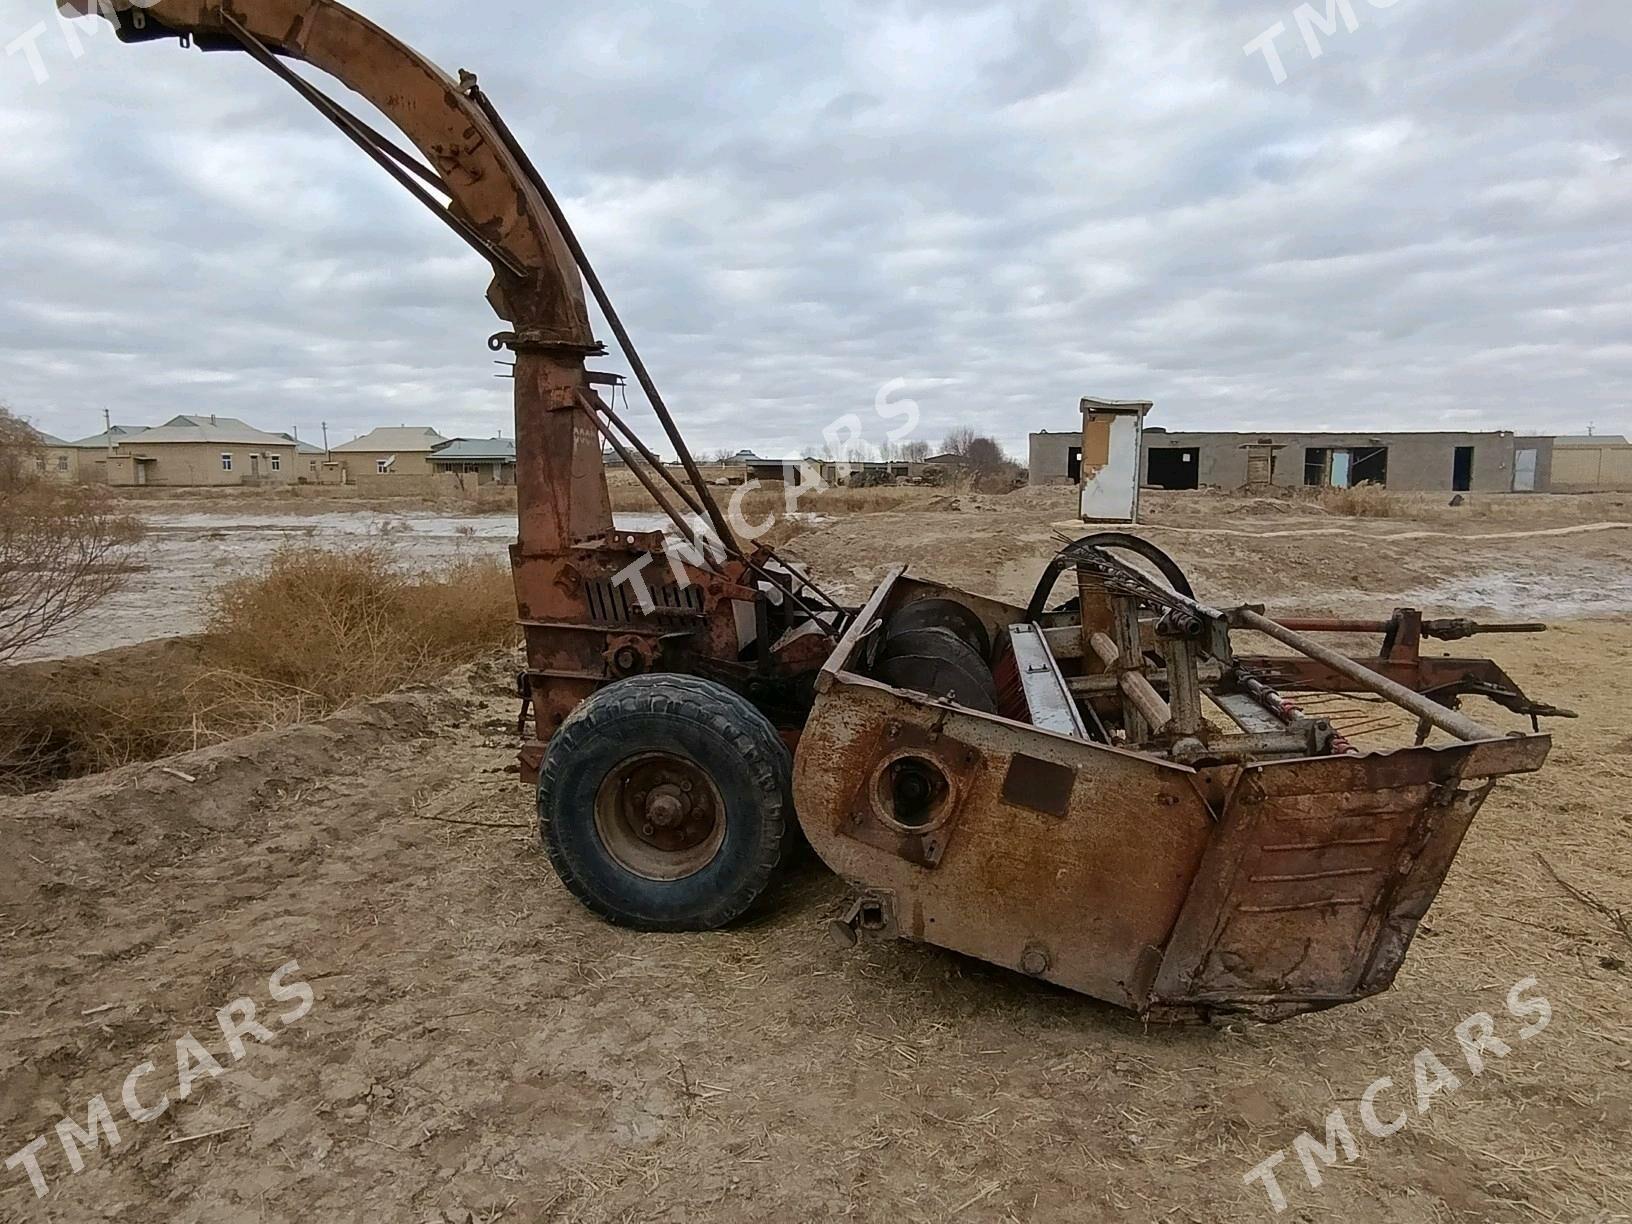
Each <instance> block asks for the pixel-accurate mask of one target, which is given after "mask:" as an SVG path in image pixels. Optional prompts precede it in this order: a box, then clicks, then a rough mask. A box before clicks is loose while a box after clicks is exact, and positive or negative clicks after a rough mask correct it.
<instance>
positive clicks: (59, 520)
mask: <svg viewBox="0 0 1632 1224" xmlns="http://www.w3.org/2000/svg"><path fill="white" fill-rule="evenodd" d="M40 454H41V450H40V445H39V435H38V434H36V433H35V432H34V431H33V430H32V429H31V428H30V427H29V426H28V425H26V424H24V423H23V422H22V421H20V420H18V419H17V417H15V416H14V415H12V414H11V413H10V412H8V411H7V410H6V409H5V408H4V407H0V663H4V662H6V661H8V660H10V659H12V658H14V657H15V656H16V655H17V654H19V653H20V652H21V651H22V650H24V649H25V648H27V647H30V646H35V645H38V644H39V643H41V642H44V641H46V640H47V639H49V638H50V637H52V636H53V635H54V634H57V633H59V632H61V631H62V630H63V629H65V628H67V627H68V625H69V624H71V623H72V622H73V621H74V619H75V618H77V617H78V616H80V615H82V614H83V613H85V612H87V611H89V610H90V609H91V608H93V607H95V606H96V605H97V604H99V603H101V602H102V600H104V599H106V598H107V597H108V596H109V595H110V594H112V593H113V592H114V591H115V590H117V589H118V588H119V587H120V586H121V585H122V584H123V582H124V580H125V578H126V577H127V575H128V574H129V573H130V572H131V570H132V568H133V565H132V561H133V557H132V553H131V549H132V546H133V545H134V544H135V543H136V541H137V540H139V539H140V538H141V534H142V533H141V527H140V525H139V524H138V523H137V522H136V521H135V520H134V519H132V518H130V517H129V516H128V515H126V514H123V513H121V512H120V511H119V510H118V509H117V506H116V503H115V502H114V501H113V499H112V498H111V497H109V496H108V495H107V493H106V492H105V491H104V490H98V489H92V488H88V487H86V486H84V485H61V484H56V483H55V482H52V481H49V480H47V479H46V478H45V477H43V476H42V475H41V474H40V471H41V468H42V467H43V464H41V463H40V462H39V456H40Z"/></svg>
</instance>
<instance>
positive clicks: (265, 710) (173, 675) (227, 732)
mask: <svg viewBox="0 0 1632 1224" xmlns="http://www.w3.org/2000/svg"><path fill="white" fill-rule="evenodd" d="M515 616H516V612H515V594H514V589H513V587H512V584H511V579H510V573H509V571H508V569H506V568H505V567H504V566H503V565H502V564H500V563H499V562H498V561H497V560H494V559H491V558H485V557H483V558H461V559H459V560H457V561H455V562H453V563H452V564H450V565H448V566H446V567H444V568H442V569H439V570H435V571H416V570H412V569H406V568H404V567H403V566H402V564H401V558H400V554H398V553H397V552H395V551H393V550H392V549H391V548H389V547H387V546H386V545H384V544H373V545H368V546H364V547H361V548H354V549H339V550H331V549H324V548H319V547H315V546H312V545H291V546H289V547H286V548H284V549H283V550H281V551H280V552H278V553H277V554H276V555H275V556H274V557H273V558H272V559H271V561H270V562H269V563H268V564H267V566H266V567H265V569H264V570H263V571H262V572H260V573H259V574H256V575H254V576H253V577H248V578H243V579H240V580H238V581H236V582H232V583H229V584H228V585H227V586H225V587H224V588H222V589H221V590H220V591H219V592H218V593H217V594H216V595H215V597H214V599H213V602H212V608H211V615H210V625H209V628H210V632H209V635H208V636H206V637H205V638H203V639H200V640H199V641H198V642H197V644H196V648H193V647H190V648H189V652H188V653H186V655H185V657H181V658H166V659H165V660H164V661H163V663H162V665H157V666H155V665H154V662H153V660H152V659H150V658H141V657H138V658H135V659H133V660H131V661H129V662H127V663H125V664H123V665H120V666H110V667H103V666H101V665H99V664H98V663H97V662H96V661H94V660H85V661H79V662H78V663H70V664H63V665H58V666H54V667H52V668H51V669H49V670H48V671H47V670H36V669H31V668H27V667H19V668H12V669H0V792H12V793H16V792H22V791H29V790H36V789H39V788H40V787H43V786H49V785H51V784H53V783H55V782H59V781H62V780H64V779H67V778H73V777H80V776H83V775H85V774H91V773H99V772H101V771H103V770H107V769H114V768H118V767H119V766H122V765H130V764H133V763H136V762H139V761H152V760H159V759H162V758H164V757H168V756H174V755H176V754H178V753H182V752H191V751H194V750H195V749H199V748H205V747H208V746H210V745H212V744H219V743H223V742H225V741H227V740H231V739H237V738H239V737H241V736H244V735H250V734H253V733H255V732H257V731H267V730H275V729H277V728H280V727H287V726H293V725H295V724H297V723H302V722H311V721H313V720H315V719H319V718H323V717H326V716H327V715H329V714H332V713H334V712H335V711H336V710H339V709H342V708H344V707H345V706H347V705H349V704H352V703H354V702H357V701H360V700H365V699H367V698H371V697H378V696H382V695H384V694H386V693H389V692H391V691H393V690H395V689H398V688H401V687H402V686H404V685H408V684H416V683H425V682H429V681H432V680H435V679H437V678H438V677H440V676H441V675H443V674H444V673H446V671H447V670H448V669H450V668H452V667H454V666H457V665H458V664H460V663H463V662H469V661H473V660H476V659H479V658H482V657H484V656H486V655H489V654H492V653H493V652H494V651H495V650H500V649H504V648H506V647H513V646H514V645H515V643H516V642H517V640H518V636H519V635H518V631H517V629H516V625H515Z"/></svg>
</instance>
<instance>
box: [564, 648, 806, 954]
mask: <svg viewBox="0 0 1632 1224" xmlns="http://www.w3.org/2000/svg"><path fill="white" fill-rule="evenodd" d="M654 754H655V755H660V756H662V757H665V758H672V759H675V760H677V761H681V762H686V763H689V765H685V766H683V767H685V768H692V769H695V770H696V771H697V772H698V773H699V774H701V775H704V776H706V779H707V780H708V781H709V782H712V784H713V788H714V791H715V792H716V794H717V800H716V802H720V803H723V807H724V826H725V827H724V832H723V837H722V838H721V839H720V840H719V843H718V847H717V849H715V850H714V851H713V856H712V858H711V859H710V860H709V861H708V862H707V863H706V865H702V866H700V867H699V868H698V869H697V870H695V871H693V872H692V873H691V874H687V875H685V876H683V877H682V878H678V879H654V878H650V877H649V876H647V875H643V874H639V873H637V872H636V871H634V870H631V869H630V868H629V867H628V866H627V865H626V864H625V862H623V861H620V858H619V856H618V854H617V853H616V852H615V850H614V849H612V848H610V847H609V842H608V838H607V837H606V836H603V832H602V829H603V827H605V826H604V824H603V823H601V822H600V821H598V818H597V811H598V809H597V797H598V796H603V797H604V796H605V795H606V794H607V791H605V790H603V787H608V786H611V787H616V786H619V785H621V783H620V782H619V781H618V779H619V778H620V777H622V776H624V771H629V770H633V769H637V768H639V766H638V764H635V762H637V761H638V760H640V759H642V758H647V757H650V756H652V755H654ZM792 791H793V786H792V762H791V760H790V758H789V754H788V750H787V748H786V746H785V745H784V744H783V742H782V740H781V738H780V737H779V736H778V735H777V733H776V729H775V728H774V727H773V726H771V724H770V722H769V721H768V720H767V719H766V718H765V716H764V715H763V714H761V713H760V712H759V711H758V710H756V709H755V708H754V707H753V706H752V705H750V704H749V703H748V702H747V701H746V700H745V699H744V698H742V697H739V696H738V695H737V694H736V693H733V692H732V691H731V690H729V689H727V688H724V687H723V686H721V685H718V684H715V683H713V682H711V681H708V680H700V679H697V678H695V677H691V676H678V675H663V676H640V677H636V678H634V679H631V680H624V681H621V682H619V683H617V684H613V685H610V686H608V687H607V688H604V689H602V690H601V691H600V692H598V693H597V694H595V696H593V697H591V698H590V699H589V700H588V701H586V702H585V703H584V704H583V705H581V706H580V707H579V708H578V709H577V710H576V711H575V712H574V713H573V715H572V716H571V717H570V718H569V719H567V721H566V722H565V723H564V724H563V725H562V727H561V730H560V731H559V732H558V733H557V734H556V736H555V739H554V740H553V741H552V742H551V744H550V747H549V751H548V753H547V754H546V755H545V758H544V767H543V769H542V771H541V772H540V774H539V782H538V820H539V833H540V836H541V837H542V839H543V842H544V848H545V850H546V851H547V852H548V854H549V856H550V862H551V863H552V864H553V866H554V867H555V871H556V874H557V875H559V876H560V877H561V882H562V883H563V884H565V885H566V886H567V888H568V889H569V890H570V891H571V892H572V893H573V895H574V896H576V897H577V898H578V899H579V900H580V901H582V902H583V903H584V905H585V906H587V907H588V908H589V909H590V911H591V912H593V913H595V914H597V915H599V916H600V917H601V918H604V919H606V920H607V921H608V922H612V923H615V924H617V925H619V926H624V927H630V928H633V929H635V930H640V931H712V930H718V929H719V928H721V927H724V926H727V925H729V924H730V923H732V922H734V921H736V920H737V919H739V918H741V917H742V916H743V915H744V914H746V913H747V912H748V911H749V910H750V909H752V908H753V906H754V904H755V903H756V902H757V901H759V900H760V898H761V897H762V896H764V894H765V893H766V891H767V890H768V889H769V888H770V886H771V884H772V882H773V880H774V879H775V877H776V875H777V870H778V868H779V867H780V866H781V865H782V863H783V861H784V859H785V858H787V857H789V856H791V855H792V854H793V852H794V848H795V844H796V842H797V838H796V836H795V829H796V825H795V823H794V814H793V794H792ZM603 810H604V809H603ZM602 819H603V820H604V819H606V818H605V817H604V815H603V817H602ZM614 840H615V839H614ZM635 849H636V850H637V851H638V850H640V847H639V846H636V847H635Z"/></svg>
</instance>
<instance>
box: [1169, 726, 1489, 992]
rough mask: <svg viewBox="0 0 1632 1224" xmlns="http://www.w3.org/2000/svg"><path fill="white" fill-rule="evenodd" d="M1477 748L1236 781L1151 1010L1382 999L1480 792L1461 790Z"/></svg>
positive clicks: (1483, 790) (1269, 770)
mask: <svg viewBox="0 0 1632 1224" xmlns="http://www.w3.org/2000/svg"><path fill="white" fill-rule="evenodd" d="M1481 747H1485V746H1483V745H1473V746H1460V745H1459V746H1456V747H1450V748H1417V749H1412V750H1409V751H1404V752H1395V753H1388V754H1379V755H1376V756H1368V757H1343V758H1329V759H1320V760H1307V761H1295V762H1286V763H1282V764H1266V765H1258V766H1252V767H1250V768H1247V769H1245V770H1243V771H1242V773H1241V775H1240V776H1239V779H1238V780H1237V782H1236V784H1235V787H1234V790H1233V792H1232V794H1231V796H1230V798H1229V801H1228V803H1227V805H1226V808H1225V813H1224V819H1223V821H1222V823H1221V824H1220V826H1219V829H1218V832H1217V834H1216V836H1215V838H1214V841H1213V845H1212V846H1211V847H1210V849H1209V851H1208V854H1207V858H1206V862H1205V863H1204V865H1203V867H1202V869H1201V871H1200V873H1199V874H1198V877H1197V880H1196V884H1195V888H1194V890H1193V891H1192V893H1191V895H1190V899H1189V902H1188V903H1187V904H1186V906H1185V910H1184V915H1183V917H1182V918H1181V919H1180V921H1179V924H1178V927H1177V929H1176V931H1175V932H1174V936H1173V940H1172V942H1171V944H1170V945H1169V947H1168V949H1167V955H1166V957H1165V959H1164V961H1163V964H1162V968H1161V972H1160V974H1159V976H1158V978H1157V981H1156V994H1157V996H1158V997H1159V999H1160V1001H1161V1002H1162V1003H1163V1004H1166V1005H1187V1006H1206V1005H1209V1004H1218V1005H1224V1004H1234V1005H1236V1006H1238V1007H1239V1008H1240V1009H1242V1010H1248V1011H1251V1010H1253V1006H1252V1004H1254V1003H1258V1004H1262V1005H1265V1006H1266V1007H1268V1008H1269V1009H1270V1010H1271V1011H1273V1010H1274V1009H1275V1007H1276V1005H1284V1004H1292V1005H1294V1006H1293V1008H1292V1010H1307V1009H1312V1008H1318V1007H1322V1006H1329V1005H1331V1004H1333V1003H1337V1002H1342V1001H1345V1000H1349V999H1353V998H1358V997H1362V996H1364V995H1368V994H1373V993H1376V992H1377V991H1379V990H1383V989H1386V988H1387V986H1388V984H1389V983H1390V982H1392V980H1393V978H1394V974H1395V973H1396V972H1397V971H1398V969H1399V965H1400V963H1401V961H1402V960H1403V959H1404V956H1405V952H1406V949H1407V947H1408V946H1409V944H1410V941H1411V938H1412V936H1413V935H1414V933H1415V931H1416V927H1417V924H1418V922H1420V920H1421V918H1422V916H1423V915H1424V914H1425V913H1426V912H1427V909H1428V906H1429V905H1430V904H1431V903H1432V901H1433V898H1434V896H1435V895H1436V894H1437V893H1438V891H1439V887H1440V885H1441V883H1443V881H1444V878H1445V874H1446V872H1447V871H1448V870H1449V868H1450V864H1451V861H1452V860H1453V859H1454V858H1455V856H1456V852H1457V850H1458V848H1459V847H1460V846H1461V843H1462V839H1463V836H1464V835H1465V834H1466V832H1467V829H1468V825H1469V824H1470V823H1471V821H1472V819H1473V816H1474V814H1475V813H1476V812H1477V811H1478V809H1479V805H1480V804H1481V803H1482V802H1483V801H1484V797H1485V795H1487V794H1488V793H1489V790H1490V787H1489V786H1488V785H1482V784H1474V785H1472V786H1464V782H1463V779H1464V775H1465V773H1466V772H1467V769H1468V767H1469V765H1470V764H1471V763H1472V762H1473V760H1474V757H1475V754H1476V753H1477V752H1478V751H1479V750H1480V748H1481Z"/></svg>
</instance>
